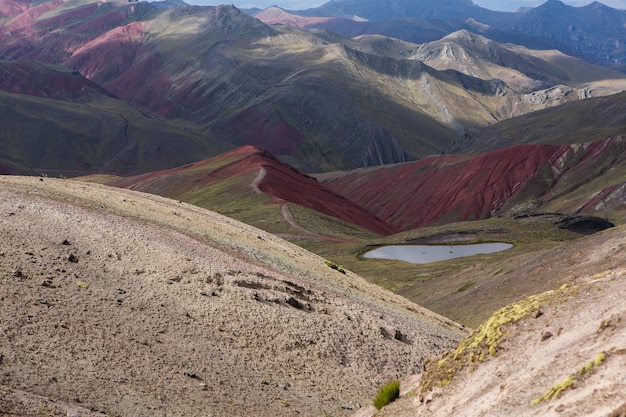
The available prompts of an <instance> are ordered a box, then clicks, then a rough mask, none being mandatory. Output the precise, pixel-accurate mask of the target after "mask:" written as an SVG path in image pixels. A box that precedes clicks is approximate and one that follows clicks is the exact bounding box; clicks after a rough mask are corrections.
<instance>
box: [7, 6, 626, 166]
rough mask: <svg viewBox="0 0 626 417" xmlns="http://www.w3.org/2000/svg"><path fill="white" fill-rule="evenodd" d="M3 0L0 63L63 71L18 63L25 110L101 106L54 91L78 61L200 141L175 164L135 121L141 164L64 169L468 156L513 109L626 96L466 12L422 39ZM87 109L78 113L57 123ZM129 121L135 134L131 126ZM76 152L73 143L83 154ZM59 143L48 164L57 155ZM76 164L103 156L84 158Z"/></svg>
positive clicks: (115, 109)
mask: <svg viewBox="0 0 626 417" xmlns="http://www.w3.org/2000/svg"><path fill="white" fill-rule="evenodd" d="M4 3H6V6H5V7H4V9H3V10H6V11H5V12H3V13H5V14H6V17H5V18H4V19H3V25H2V28H1V32H0V36H1V37H2V39H3V42H2V45H1V47H0V57H1V58H2V59H4V61H5V62H6V64H5V65H15V64H14V63H15V62H17V61H19V60H22V61H24V60H27V61H31V62H32V61H38V62H39V63H41V64H45V65H48V66H47V67H45V70H44V69H43V68H44V67H43V66H40V67H39V69H38V70H37V71H39V72H38V73H37V75H36V76H37V77H38V78H40V79H41V80H40V81H35V80H33V79H32V76H33V73H32V72H31V73H29V72H28V71H26V72H24V71H17V70H12V69H11V70H10V71H11V72H12V75H11V77H8V78H7V79H6V80H3V89H4V90H5V91H6V92H8V93H10V94H19V97H16V96H14V95H12V96H5V97H6V98H5V100H9V99H10V100H17V99H19V100H23V99H25V98H24V95H31V98H29V99H28V103H27V104H25V106H26V107H28V106H40V107H41V106H52V107H53V108H54V107H59V104H58V102H59V101H64V102H69V103H71V104H72V105H69V104H63V105H62V107H63V108H64V109H69V108H70V107H71V108H72V109H73V110H72V112H73V113H74V114H76V113H77V112H78V113H86V114H89V113H91V112H92V111H93V109H94V106H92V105H91V104H86V103H84V101H85V100H86V98H84V97H74V96H72V94H71V93H56V94H57V98H59V99H62V100H55V101H48V100H49V99H51V98H53V97H48V96H42V95H43V92H45V91H46V90H50V89H51V88H54V87H53V86H55V85H58V87H59V88H60V89H68V88H70V86H69V85H66V84H62V83H59V84H54V83H57V81H52V79H53V78H54V77H60V74H62V73H63V71H68V72H67V74H70V75H72V76H76V77H79V76H82V77H85V78H86V79H87V80H88V81H90V82H92V83H95V84H97V85H98V87H99V88H101V89H102V91H104V92H105V93H103V94H104V95H106V96H108V98H107V99H110V100H109V101H108V103H107V105H106V111H108V112H110V113H113V114H114V116H113V118H120V116H119V115H120V114H122V115H124V114H126V113H129V114H131V113H132V112H133V110H129V109H127V106H128V105H129V104H130V105H131V106H133V107H134V108H136V109H137V110H139V112H140V113H141V114H143V115H144V116H145V117H147V118H149V119H150V120H151V121H150V122H149V123H148V122H146V123H147V124H153V123H156V124H162V123H164V124H165V125H166V126H167V127H163V128H162V130H166V131H168V130H169V131H171V130H173V131H176V132H180V133H177V135H178V136H181V135H183V133H182V132H181V131H182V130H184V131H185V132H187V133H186V136H187V137H188V138H189V140H188V142H187V144H185V145H183V144H182V143H181V142H180V141H179V143H178V144H177V145H176V148H177V149H178V150H179V151H177V152H176V153H179V154H180V155H179V156H177V157H174V158H173V160H172V161H171V162H167V161H165V160H163V159H162V158H161V159H159V158H160V157H159V152H160V151H159V149H161V150H162V149H163V145H164V143H163V142H160V141H158V140H157V141H154V142H153V141H152V140H150V139H151V137H152V135H153V134H154V129H152V130H150V129H147V130H145V131H144V130H142V129H132V131H133V132H137V136H136V140H137V141H138V143H136V144H132V145H129V146H126V147H125V149H123V150H122V151H120V152H124V153H125V152H126V151H128V152H130V155H129V156H128V159H127V160H126V161H127V162H125V163H124V162H110V161H109V160H108V159H109V158H111V157H112V154H114V153H115V151H113V150H111V151H109V152H108V154H107V152H104V154H105V155H102V156H100V158H101V159H100V160H98V161H94V162H93V163H92V162H91V161H86V162H80V163H74V164H72V166H71V168H70V167H69V166H68V171H67V172H66V173H64V174H65V175H68V174H70V175H71V173H72V172H78V171H80V172H85V173H86V172H87V171H92V172H99V171H107V172H115V173H120V174H126V173H139V172H146V171H150V170H154V169H164V168H172V167H174V166H177V165H181V164H184V163H190V162H194V161H197V160H199V159H203V158H206V157H209V156H214V155H217V154H218V153H219V152H220V151H223V150H226V148H225V147H224V146H225V145H226V147H231V148H232V147H236V146H241V145H245V144H251V145H255V146H259V147H262V148H264V149H267V150H269V151H270V152H272V153H273V154H275V155H278V156H280V157H281V158H283V159H285V160H286V161H287V162H289V163H291V164H293V165H294V166H296V167H297V168H300V169H303V170H305V171H309V172H316V171H331V170H337V169H342V170H343V169H354V168H358V167H363V166H372V165H381V164H387V163H397V162H406V161H411V160H416V159H419V158H421V157H424V156H428V155H432V154H439V153H441V152H452V151H459V150H461V145H462V144H463V143H464V142H467V141H468V140H471V139H473V138H475V137H477V136H480V132H481V131H482V129H484V128H487V127H489V126H492V125H494V124H496V123H498V122H500V121H504V120H508V119H510V118H511V117H516V116H521V115H524V114H527V113H528V112H532V111H537V110H541V109H545V108H549V107H553V106H556V105H559V104H563V103H566V102H569V101H572V100H579V99H583V98H589V97H596V96H604V95H607V94H611V93H617V92H620V91H622V90H623V89H624V83H625V79H626V76H624V75H623V73H620V72H617V71H615V70H612V69H610V68H606V67H600V66H598V65H597V64H590V63H586V62H585V61H583V60H581V59H580V58H574V57H572V56H568V55H565V54H563V53H559V52H556V51H545V50H535V49H529V48H528V47H522V46H515V45H511V44H502V43H499V42H498V41H495V40H491V39H489V38H487V37H485V35H482V34H477V33H475V32H472V31H470V29H467V28H465V29H460V30H456V27H454V25H452V23H450V22H453V20H454V19H453V18H452V17H450V20H448V23H446V24H445V25H444V26H446V25H447V26H446V27H447V29H446V30H445V31H444V32H438V33H439V34H440V35H443V34H444V33H445V34H446V35H445V36H444V37H442V38H441V39H439V40H433V41H432V42H428V43H423V44H421V45H417V44H412V43H406V42H401V41H399V40H396V39H390V38H377V37H375V36H374V37H372V36H365V37H360V38H352V39H351V38H345V37H342V36H339V35H337V34H333V33H330V32H328V31H319V30H302V29H300V28H295V27H290V26H285V25H276V24H274V25H272V26H270V25H267V24H264V23H262V22H261V21H259V20H257V19H254V18H252V17H250V16H248V15H246V14H245V13H242V12H241V11H239V10H237V9H236V8H234V7H230V6H219V7H213V8H203V7H172V8H165V9H164V8H157V7H155V6H153V5H152V4H150V3H141V2H140V3H123V2H121V3H112V2H107V3H86V4H84V5H76V4H74V3H71V2H68V3H59V2H43V3H40V4H37V5H33V7H31V6H30V5H29V4H28V3H14V2H13V0H11V1H9V0H4ZM337 4H340V3H337ZM341 4H343V3H341ZM346 7H347V6H346ZM398 7H399V6H398ZM474 8H475V9H479V8H476V6H472V10H473V9H474ZM442 10H443V11H442V13H443V12H444V11H445V10H447V9H445V10H444V9H442ZM568 10H569V9H568ZM602 10H604V9H602ZM610 10H612V9H610ZM610 10H609V11H610ZM615 12H617V11H615ZM576 13H578V11H577V12H576ZM607 13H608V11H607ZM611 13H613V12H611ZM542 16H543V15H542ZM261 18H262V17H261ZM417 19H424V18H423V17H418V18H417ZM421 22H424V21H423V20H418V21H416V22H413V24H414V27H417V28H422V27H424V26H423V25H422V24H421ZM429 22H430V21H429ZM272 23H276V22H275V21H273V22H272ZM433 25H434V26H437V27H443V26H441V25H440V24H439V23H437V24H435V23H433V24H432V25H430V26H432V27H434V26H433ZM438 25H439V26H438ZM394 26H397V25H394ZM430 26H426V27H430ZM420 30H421V29H420ZM607 30H608V29H607ZM485 33H487V32H485ZM59 66H61V67H63V68H67V70H63V69H59V68H58V67H59ZM41 71H50V73H49V74H45V75H44V74H43V72H41ZM72 71H74V72H72ZM67 74H66V75H67ZM20 77H26V78H28V80H29V81H28V82H26V81H24V80H20ZM87 80H84V81H82V82H84V83H86V82H87ZM28 83H31V84H32V83H35V84H36V85H37V88H32V85H31V87H28ZM90 88H91V87H90ZM37 91H41V92H42V93H41V94H39V93H37ZM102 91H101V93H102ZM33 94H35V95H34V96H33ZM32 97H38V98H32ZM44 99H46V100H44ZM81 100H82V102H81ZM92 100H93V99H92ZM7 107H9V108H15V107H16V106H15V105H12V104H11V105H8V106H7ZM85 107H86V108H85ZM55 111H58V110H55ZM33 112H35V110H32V111H28V112H25V113H26V114H24V113H19V114H14V113H12V116H11V117H12V118H13V120H18V119H19V118H22V117H25V118H26V120H28V121H27V122H25V123H26V124H28V126H29V128H32V129H35V130H36V129H39V131H41V129H47V126H46V127H37V123H40V122H38V121H36V120H32V119H28V114H29V113H33ZM90 117H98V116H90ZM77 119H78V118H77V117H76V116H70V115H68V116H64V117H63V118H60V117H58V118H55V121H54V122H52V123H53V124H58V123H63V122H62V121H63V120H74V121H75V120H77ZM87 119H88V118H87ZM87 119H85V120H86V121H87ZM152 120H159V121H158V122H152ZM161 122H162V123H161ZM117 123H118V124H120V123H121V126H122V128H123V126H125V123H126V122H125V121H124V120H123V119H121V120H120V121H119V122H117ZM138 123H139V122H138ZM141 124H143V122H142V123H141ZM86 125H88V126H92V125H93V123H91V122H90V123H87V122H86ZM53 129H58V130H64V131H71V132H75V133H74V134H73V135H72V136H81V135H82V136H90V139H89V141H91V142H94V141H100V140H101V139H99V138H98V137H97V134H94V133H87V132H90V130H92V129H91V128H90V127H82V126H78V125H76V124H75V123H67V124H66V125H64V126H56V127H54V128H53ZM118 129H119V128H118ZM158 130H161V129H158ZM19 132H20V131H15V130H11V129H2V132H1V134H2V135H3V141H2V143H4V144H8V143H14V142H16V141H21V136H20V133H19ZM116 136H118V137H119V135H116ZM52 137H54V135H52ZM192 138H201V139H192ZM139 142H140V143H139ZM155 142H156V143H155ZM98 143H99V142H98ZM120 146H121V144H119V145H118V146H117V148H116V149H119V148H120ZM113 147H114V148H115V146H113ZM74 148H75V147H74V146H72V147H66V149H68V152H70V153H71V152H74V151H73V149H74ZM103 148H106V145H105V144H103ZM140 148H141V149H145V151H144V152H142V154H143V155H146V156H144V157H143V158H145V159H143V160H141V159H140V158H137V157H135V156H133V152H134V150H135V149H140ZM69 149H72V150H69ZM171 151H172V149H170V154H171ZM59 153H60V152H58V151H57V152H56V153H54V154H52V155H47V156H44V158H48V159H54V158H58V157H60V156H59ZM2 154H3V155H5V156H3V159H4V160H5V161H4V162H3V166H5V167H12V168H11V169H12V170H13V171H15V172H36V171H39V172H45V170H46V169H54V170H60V168H59V166H61V165H63V164H54V163H53V162H51V164H50V165H51V166H46V164H42V163H40V162H39V161H30V158H31V156H29V155H28V152H22V151H19V147H18V149H15V147H13V148H11V150H10V151H9V150H6V149H4V150H2ZM147 155H155V156H154V158H153V157H147ZM40 158H41V157H40ZM63 158H65V160H74V161H76V160H78V161H83V160H85V159H89V158H87V157H86V156H85V155H84V153H83V154H81V155H67V156H64V157H63ZM118 158H121V155H119V156H118ZM91 159H93V158H91ZM54 165H55V166H54ZM6 169H8V168H6ZM6 169H5V170H6ZM54 172H59V171H54Z"/></svg>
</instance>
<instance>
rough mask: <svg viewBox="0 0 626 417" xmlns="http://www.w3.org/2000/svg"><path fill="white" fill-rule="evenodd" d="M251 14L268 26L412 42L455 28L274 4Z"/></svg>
mask: <svg viewBox="0 0 626 417" xmlns="http://www.w3.org/2000/svg"><path fill="white" fill-rule="evenodd" d="M252 16H254V17H255V18H257V19H259V20H261V21H262V22H264V23H267V24H268V25H288V26H294V27H299V28H304V29H319V30H327V31H330V32H333V33H336V34H338V35H341V36H344V37H347V38H353V37H355V36H360V35H368V34H370V35H371V34H384V35H385V37H391V38H396V39H403V40H405V41H408V42H414V43H422V42H429V41H434V40H437V39H440V38H442V37H443V36H445V35H447V34H449V33H450V32H453V31H455V30H456V29H457V26H456V25H453V24H451V23H450V22H447V21H443V20H433V19H423V18H415V17H405V18H396V19H390V20H376V21H368V20H363V19H358V18H345V17H317V16H306V15H305V13H302V12H288V11H286V10H283V9H281V8H280V7H276V6H273V7H268V8H267V9H264V10H261V11H257V12H255V13H253V14H252Z"/></svg>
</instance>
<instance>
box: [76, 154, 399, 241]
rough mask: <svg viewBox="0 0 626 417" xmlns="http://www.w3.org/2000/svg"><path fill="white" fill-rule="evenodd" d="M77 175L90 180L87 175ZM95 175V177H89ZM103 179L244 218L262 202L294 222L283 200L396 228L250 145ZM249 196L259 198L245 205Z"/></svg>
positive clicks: (380, 229)
mask: <svg viewBox="0 0 626 417" xmlns="http://www.w3.org/2000/svg"><path fill="white" fill-rule="evenodd" d="M81 179H83V180H90V178H89V177H87V178H81ZM97 179H98V177H95V178H93V179H91V180H97ZM105 182H106V184H108V185H113V186H116V187H121V188H128V189H132V190H137V191H143V192H148V193H152V194H158V195H161V196H164V197H168V198H173V199H177V200H183V201H187V202H191V203H193V204H195V205H198V206H200V207H206V208H209V209H213V210H218V209H219V210H220V211H221V212H229V211H228V210H229V209H227V208H225V207H219V204H220V203H219V202H220V201H221V200H224V201H223V204H224V205H232V204H233V203H234V204H237V205H238V206H239V207H240V209H239V212H229V214H230V215H231V216H233V217H240V216H242V213H241V211H247V212H250V211H254V210H255V208H256V207H258V206H265V207H266V208H267V209H270V210H271V209H272V208H274V209H276V210H280V211H281V214H282V215H283V216H284V217H285V220H287V221H290V222H292V223H295V221H294V220H293V219H292V215H291V212H290V209H289V207H288V206H287V203H292V204H296V205H299V206H302V207H305V208H308V209H310V210H313V211H316V212H319V213H322V214H324V215H327V216H332V217H336V218H338V219H341V220H343V221H344V222H346V223H349V224H352V225H357V226H360V227H362V228H364V229H367V230H370V231H372V232H374V233H377V234H381V235H389V234H393V233H395V232H397V229H396V228H395V227H393V226H391V225H390V224H387V223H386V222H384V221H381V220H380V219H378V218H376V217H375V216H373V215H372V214H371V213H369V212H368V211H366V210H364V209H363V208H361V207H359V206H357V205H356V204H354V203H353V202H351V201H349V200H347V199H345V198H344V197H341V196H339V195H337V194H334V193H332V192H331V191H330V190H328V189H326V188H325V187H324V186H322V185H321V184H319V183H318V182H317V181H316V180H315V179H313V178H312V177H309V176H307V175H304V174H301V173H300V172H298V171H297V170H296V169H294V168H293V167H291V166H289V165H287V164H285V163H284V162H281V161H280V160H278V159H276V158H275V157H274V156H273V155H271V154H270V153H268V152H267V151H263V150H261V149H258V148H254V147H252V146H244V147H241V148H237V149H235V150H233V151H230V152H228V153H225V154H222V155H219V156H217V157H214V158H211V159H208V160H204V161H200V162H196V163H193V164H189V165H186V166H182V167H179V168H174V169H171V170H168V171H160V172H152V173H148V174H144V175H139V176H136V177H126V178H113V179H105ZM261 195H262V196H261ZM250 198H258V199H259V200H258V201H256V202H252V201H250V202H249V204H244V203H243V202H245V201H248V200H249V199H250ZM246 206H247V207H246ZM231 210H232V209H231ZM263 217H265V216H263ZM240 218H242V219H247V220H248V221H249V222H250V221H251V220H252V219H251V218H249V217H248V218H246V217H240ZM265 220H267V217H265ZM257 221H258V220H257Z"/></svg>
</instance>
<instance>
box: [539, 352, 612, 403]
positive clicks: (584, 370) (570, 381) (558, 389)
mask: <svg viewBox="0 0 626 417" xmlns="http://www.w3.org/2000/svg"><path fill="white" fill-rule="evenodd" d="M605 360H606V354H605V353H604V352H600V353H598V354H597V355H596V357H595V358H594V359H593V360H592V361H591V362H588V363H586V364H585V365H583V366H582V367H581V368H580V369H579V370H578V371H576V373H575V374H572V375H569V376H568V377H567V378H565V379H564V380H563V381H561V382H559V383H558V384H556V385H554V386H553V387H552V388H550V389H549V390H548V391H546V392H545V394H543V395H542V396H541V397H538V398H535V399H534V400H533V402H532V403H531V404H532V405H538V404H541V403H542V402H544V401H554V400H556V399H557V398H559V395H561V393H562V392H563V391H565V390H567V389H568V388H571V387H573V386H574V384H575V383H576V381H578V380H579V379H581V378H584V377H586V376H587V375H590V374H591V373H592V372H593V370H594V368H596V367H598V366H600V365H602V363H603V362H604V361H605Z"/></svg>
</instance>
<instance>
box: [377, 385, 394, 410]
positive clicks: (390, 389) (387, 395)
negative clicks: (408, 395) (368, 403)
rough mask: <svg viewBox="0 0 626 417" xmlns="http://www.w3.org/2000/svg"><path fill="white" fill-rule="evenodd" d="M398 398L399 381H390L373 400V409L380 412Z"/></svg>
mask: <svg viewBox="0 0 626 417" xmlns="http://www.w3.org/2000/svg"><path fill="white" fill-rule="evenodd" d="M399 396H400V381H391V382H389V383H388V384H386V385H384V386H383V387H382V388H381V389H380V390H378V394H377V395H376V398H375V399H374V407H376V409H377V410H380V409H381V408H383V407H384V406H386V405H387V404H390V403H392V402H394V401H395V400H396V399H397V398H398V397H399Z"/></svg>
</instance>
